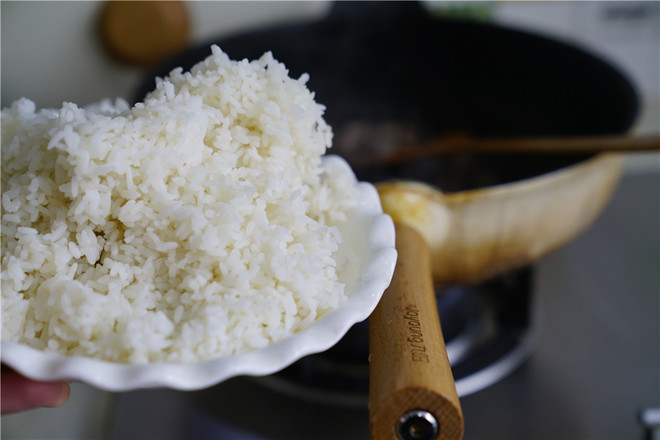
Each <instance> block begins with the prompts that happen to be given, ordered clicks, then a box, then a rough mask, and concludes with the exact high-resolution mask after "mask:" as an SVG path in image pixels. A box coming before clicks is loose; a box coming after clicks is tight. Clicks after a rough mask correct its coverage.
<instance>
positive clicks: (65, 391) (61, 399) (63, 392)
mask: <svg viewBox="0 0 660 440" xmlns="http://www.w3.org/2000/svg"><path fill="white" fill-rule="evenodd" d="M59 388H60V389H59V390H58V392H57V393H55V397H54V398H53V400H52V401H51V403H50V404H48V405H46V408H57V407H58V406H62V405H64V404H65V403H66V401H67V400H69V394H70V392H71V388H70V387H69V384H68V383H66V382H62V383H61V385H60V387H59Z"/></svg>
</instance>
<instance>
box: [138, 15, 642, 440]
mask: <svg viewBox="0 0 660 440" xmlns="http://www.w3.org/2000/svg"><path fill="white" fill-rule="evenodd" d="M210 44H218V45H219V46H220V47H221V48H222V49H223V50H224V51H225V52H226V53H228V55H229V56H230V57H231V58H234V59H241V58H248V59H254V58H258V57H259V56H261V55H262V54H263V53H264V52H266V51H272V52H273V54H274V56H275V58H276V59H278V60H280V61H282V62H283V63H285V65H286V66H287V67H288V68H289V69H290V75H291V76H292V77H298V76H299V75H301V74H302V73H309V74H310V80H309V83H308V86H309V88H310V89H311V90H313V91H314V92H315V93H316V100H317V101H318V102H320V103H322V104H324V105H326V106H327V112H326V115H325V117H326V120H327V121H328V122H329V123H330V125H332V126H333V129H334V133H335V140H334V146H333V150H332V151H331V152H332V153H335V154H339V155H341V156H343V157H344V158H346V159H347V160H348V162H349V163H352V162H355V165H357V162H356V161H354V160H353V159H355V158H360V159H363V158H364V157H365V155H368V154H370V153H373V154H384V153H390V152H396V151H398V150H401V149H403V148H407V147H408V146H410V145H415V144H417V143H422V142H424V141H426V140H428V139H431V138H433V137H437V136H440V135H444V134H451V133H456V132H459V133H467V134H468V135H470V136H475V137H491V138H497V137H507V138H512V137H528V138H529V137H546V138H547V137H553V136H593V135H599V136H601V135H610V134H617V135H619V134H625V133H627V132H628V131H629V130H630V128H631V127H632V125H633V123H634V121H635V119H636V116H637V110H638V101H637V96H636V93H635V90H634V88H633V87H632V85H631V84H630V82H629V81H628V80H627V78H625V76H624V75H623V74H622V73H621V72H619V71H617V70H616V69H614V68H613V67H612V66H610V65H608V64H607V63H605V62H603V61H602V60H600V59H598V58H596V57H594V56H592V55H591V54H589V53H587V52H585V51H583V50H580V49H577V48H574V47H570V46H567V45H564V44H561V43H558V42H555V41H552V40H550V39H547V38H543V37H540V36H535V35H531V34H529V33H525V32H521V31H517V30H512V29H507V28H503V27H499V26H495V25H488V24H483V23H477V22H470V21H461V20H455V19H452V20H450V19H442V18H439V17H433V16H431V15H430V14H429V13H428V12H427V11H426V10H425V9H424V8H423V7H422V6H421V5H420V4H418V3H417V2H364V3H362V2H338V3H336V4H334V5H333V7H332V9H331V10H330V13H329V14H328V16H327V17H325V18H324V19H322V20H319V21H316V22H311V23H304V24H296V25H290V26H281V27H277V28H271V29H265V30H260V31H255V32H249V33H245V34H242V35H237V36H233V37H227V38H222V39H216V40H213V41H209V42H208V43H206V44H202V45H200V46H199V47H197V48H192V49H190V50H187V51H185V52H183V53H182V54H180V55H178V56H175V57H174V58H172V59H170V60H168V61H167V62H165V63H163V64H161V65H159V66H157V67H156V68H154V69H153V70H151V71H150V72H149V73H148V74H147V76H146V78H147V79H146V80H145V82H144V83H143V84H142V85H141V86H140V88H139V89H138V90H137V92H136V95H135V98H136V100H141V99H142V98H143V97H144V95H145V94H146V92H148V91H149V90H151V89H152V88H153V85H154V80H153V78H154V77H155V76H164V75H166V74H167V73H168V72H169V71H170V70H171V69H173V68H175V67H179V66H181V67H183V68H184V69H188V68H190V67H191V66H192V65H193V64H195V63H196V62H198V61H200V60H202V59H204V58H205V57H206V56H207V55H208V53H209V51H210V49H209V46H210ZM620 167H621V158H620V156H617V155H612V154H599V155H592V154H583V155H575V154H571V155H562V154H543V153H537V154H533V155H530V154H522V153H516V154H494V153H487V154H469V153H461V152H457V153H452V154H448V155H444V156H442V157H437V158H425V159H422V160H407V161H403V162H398V163H391V164H388V165H384V166H380V167H357V166H356V167H355V171H356V174H357V175H358V178H360V179H362V180H369V181H373V182H383V181H394V182H392V183H390V184H382V185H380V190H381V198H382V200H383V203H384V205H385V206H386V207H388V206H389V207H388V208H387V209H388V211H389V212H390V213H392V214H393V217H395V219H396V216H397V215H398V214H397V212H396V209H392V208H391V206H392V205H395V206H397V207H403V208H402V211H401V215H406V216H407V215H409V213H410V212H411V210H412V211H415V210H417V211H415V212H421V211H423V210H424V209H426V208H427V207H428V206H435V207H436V208H437V209H436V210H435V211H436V212H435V214H433V215H430V214H429V215H426V216H425V215H421V216H419V218H418V219H417V220H418V222H417V224H415V225H414V226H415V229H417V230H418V232H421V235H422V236H423V238H424V239H425V241H426V242H427V243H428V244H429V248H430V251H431V256H432V258H431V262H432V273H433V277H434V279H435V280H436V281H440V282H443V283H474V282H477V281H479V280H484V279H489V278H492V277H494V276H495V275H498V274H501V273H504V272H507V271H511V270H513V269H516V268H519V267H523V266H525V265H528V264H530V263H532V262H533V261H536V260H537V259H539V258H541V257H542V256H543V255H546V254H547V253H548V252H551V251H552V250H554V249H556V248H557V247H559V246H561V245H562V244H564V243H566V242H568V241H569V240H571V239H572V238H574V237H575V236H576V235H577V234H578V233H579V232H580V231H582V230H584V229H585V228H586V227H588V226H589V224H590V223H591V222H592V221H593V220H594V219H595V218H596V216H597V215H598V213H599V212H600V211H601V210H602V208H603V206H604V205H605V203H607V201H608V199H609V197H610V195H611V193H612V191H613V190H614V188H615V186H616V183H617V179H618V177H619V172H620ZM411 181H414V182H411ZM438 189H439V190H441V191H442V194H439V193H438ZM420 207H421V208H420ZM397 209H398V208H397ZM436 215H439V217H437V216H436ZM438 219H440V220H438ZM365 331H366V329H364V328H360V327H356V328H355V332H354V333H364V332H365ZM352 332H353V330H352ZM347 337H349V338H350V337H351V332H349V334H348V335H347ZM360 337H363V336H360V335H358V336H357V339H360ZM459 411H460V409H459ZM441 432H442V430H441ZM441 435H442V434H441Z"/></svg>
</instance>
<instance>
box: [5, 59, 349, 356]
mask: <svg viewBox="0 0 660 440" xmlns="http://www.w3.org/2000/svg"><path fill="white" fill-rule="evenodd" d="M307 79H308V77H307V75H303V76H302V77H300V78H299V79H292V78H290V77H289V76H288V71H287V70H286V68H285V66H284V65H283V64H281V63H279V62H277V61H276V60H274V59H273V56H272V55H271V54H270V53H266V54H265V55H264V56H262V57H261V58H260V59H259V60H255V61H252V62H249V61H247V60H243V61H238V62H237V61H232V60H230V59H229V58H228V56H227V55H226V54H225V53H223V52H222V51H221V50H220V49H219V48H218V47H213V48H212V55H211V56H209V57H208V58H207V59H206V60H204V61H203V62H201V63H199V64H198V65H196V66H195V67H193V68H192V69H191V71H190V72H185V73H184V72H183V71H182V70H181V69H176V70H174V71H172V72H171V73H170V75H169V76H168V77H167V78H165V79H162V80H159V81H158V83H157V87H156V89H155V90H154V91H153V92H152V93H151V94H150V95H149V96H148V97H147V98H146V99H145V101H144V102H143V103H140V104H137V105H135V106H134V107H133V108H129V106H128V105H127V104H126V103H125V102H123V101H121V100H118V101H117V102H114V103H111V102H110V101H107V102H101V103H99V104H98V105H95V106H92V107H88V108H80V107H77V106H76V105H74V104H71V103H65V104H64V105H63V107H62V108H61V109H57V110H55V109H43V110H38V111H37V110H36V109H35V104H34V103H33V102H31V101H29V100H27V99H21V100H19V101H17V102H15V103H13V104H12V106H11V107H10V108H7V109H4V110H3V111H2V274H1V275H2V340H3V341H15V342H20V343H24V344H27V345H29V346H32V347H35V348H37V349H41V350H47V351H53V352H58V353H62V354H65V355H72V356H87V357H94V358H100V359H105V360H110V361H115V362H124V363H148V362H183V363H186V362H194V361H199V360H203V359H209V358H214V357H218V356H224V355H231V354H235V353H239V352H245V351H249V350H254V349H258V348H261V347H264V346H267V345H269V344H271V343H273V342H275V341H278V340H281V339H282V338H285V337H287V336H289V335H291V334H292V333H294V332H297V331H299V330H301V329H303V328H305V327H307V326H309V325H310V324H311V323H313V322H314V321H315V320H317V319H318V318H319V317H320V316H322V315H323V314H324V313H326V312H328V311H329V310H332V309H334V308H336V307H338V306H339V305H341V304H342V302H343V301H344V300H345V293H344V285H343V284H342V283H341V282H340V280H339V279H338V271H339V270H340V268H338V267H337V262H336V259H335V258H334V257H333V253H334V252H336V250H337V248H338V245H339V243H340V241H341V234H340V233H339V230H338V228H337V227H336V226H337V225H338V224H339V223H340V222H341V221H343V219H344V218H345V213H346V212H347V210H348V209H349V208H350V207H351V206H353V205H354V203H355V200H354V199H353V197H352V196H351V192H350V191H349V188H350V187H351V182H350V181H347V179H348V178H346V177H345V178H343V179H339V178H336V177H332V178H326V179H322V178H321V172H322V169H321V155H323V154H324V153H325V152H326V149H327V148H328V147H330V145H331V140H332V132H331V129H330V127H329V126H328V125H327V124H326V122H325V121H324V119H323V111H324V107H323V106H321V105H320V104H317V103H316V102H315V101H314V95H313V93H311V92H310V91H309V90H308V88H307V87H306V82H307Z"/></svg>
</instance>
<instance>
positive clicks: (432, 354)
mask: <svg viewBox="0 0 660 440" xmlns="http://www.w3.org/2000/svg"><path fill="white" fill-rule="evenodd" d="M396 248H397V251H398V253H399V255H398V259H397V264H396V268H395V270H394V277H393V279H392V283H391V284H390V287H389V288H388V289H387V290H386V291H385V293H384V294H383V298H382V299H381V301H380V302H379V304H378V306H377V307H376V309H375V310H374V312H373V313H372V315H371V317H370V318H369V350H370V356H369V378H370V383H369V416H370V426H371V434H372V437H373V439H374V440H390V439H393V440H396V439H400V438H401V437H400V436H399V434H398V433H397V430H398V427H399V420H400V418H401V417H402V416H404V415H405V414H407V413H408V412H409V411H412V410H423V411H427V412H428V413H430V414H432V415H433V417H434V418H435V420H436V421H437V422H438V425H439V432H438V435H437V437H435V438H437V439H442V440H447V439H460V438H462V436H463V414H462V411H461V407H460V403H459V400H458V395H457V393H456V386H455V384H454V378H453V376H452V372H451V368H450V365H449V359H448V357H447V351H446V349H445V344H444V339H443V336H442V330H441V328H440V319H439V317H438V309H437V304H436V300H435V292H434V288H433V280H432V275H431V254H430V251H429V248H428V245H427V244H426V242H425V241H424V238H423V237H422V236H421V235H420V234H419V233H418V232H417V231H416V230H415V229H413V228H412V227H410V226H406V225H402V224H396ZM422 428H423V427H420V426H416V425H414V424H413V425H412V426H410V429H412V430H415V429H418V430H419V429H422ZM415 434H419V432H411V435H410V436H409V438H421V437H416V436H415ZM404 437H405V436H404Z"/></svg>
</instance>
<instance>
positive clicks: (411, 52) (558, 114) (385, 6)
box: [135, 2, 638, 191]
mask: <svg viewBox="0 0 660 440" xmlns="http://www.w3.org/2000/svg"><path fill="white" fill-rule="evenodd" d="M211 44H218V45H219V46H220V47H221V48H222V49H223V50H224V51H225V52H227V53H228V54H229V56H230V57H231V58H233V59H242V58H248V59H254V58H258V57H260V56H261V55H262V54H263V53H264V52H266V51H271V52H272V53H273V55H274V56H275V58H276V59H278V60H279V61H281V62H283V63H284V64H285V65H286V66H287V67H288V68H289V71H290V75H291V76H292V77H298V76H300V75H301V74H303V73H309V74H310V80H309V83H308V86H309V88H310V89H311V90H312V91H314V92H315V93H316V100H317V101H318V102H320V103H322V104H324V105H325V106H326V107H327V111H326V115H325V117H326V120H327V121H328V122H329V123H330V124H331V125H332V126H333V129H334V133H335V142H334V146H333V148H332V149H331V150H330V152H331V153H335V154H339V155H341V156H344V157H345V158H346V159H347V160H348V161H349V162H351V158H355V157H357V155H361V156H362V155H364V154H365V153H366V154H371V153H373V154H377V153H378V152H379V151H383V150H388V151H391V150H392V149H397V148H405V147H406V146H410V145H414V144H415V143H416V142H420V141H422V140H424V139H427V138H429V137H430V136H433V135H439V134H444V133H448V132H456V131H459V132H464V133H468V134H471V135H475V136H554V135H595V134H599V135H600V134H620V133H625V132H626V131H627V130H628V129H629V128H630V127H631V126H632V124H633V122H634V121H635V118H636V116H637V111H638V101H637V96H636V93H635V90H634V88H633V87H632V85H631V84H630V83H629V81H628V80H627V79H626V78H625V77H624V76H623V75H622V74H621V73H620V72H618V71H617V70H616V69H614V68H613V67H611V66H610V65H608V64H606V63H605V62H603V61H601V60H600V59H598V58H596V57H593V56H591V55H590V54H588V53H586V52H584V51H582V50H579V49H576V48H573V47H569V46H567V45H564V44H561V43H558V42H555V41H552V40H549V39H546V38H542V37H539V36H534V35H531V34H528V33H524V32H520V31H515V30H511V29H506V28H502V27H499V26H495V25H488V24H481V23H477V22H469V21H457V20H449V19H440V18H436V17H432V16H430V15H429V14H428V12H427V11H426V10H425V9H423V8H422V7H421V6H420V5H419V4H418V3H416V2H364V3H362V2H337V3H336V4H334V5H333V8H332V10H331V11H330V14H329V15H328V17H326V18H324V19H322V20H320V21H316V22H311V23H306V24H299V25H293V26H286V27H278V28H272V29H265V30H259V31H256V32H248V33H244V34H241V35H236V36H234V37H229V38H224V39H218V40H214V41H209V42H208V43H207V44H202V45H200V46H199V47H196V48H192V49H190V50H188V51H185V52H183V53H181V54H180V55H178V56H176V57H174V58H172V59H170V60H168V61H167V62H165V63H163V64H162V65H160V66H157V67H156V68H154V69H153V70H152V71H150V72H149V73H148V74H147V75H146V78H145V81H144V83H143V84H142V85H141V86H140V87H139V89H138V90H137V91H136V94H135V100H136V101H138V100H141V99H142V98H143V97H144V96H145V94H146V93H147V92H148V91H150V90H151V89H153V87H154V84H155V82H154V78H155V77H156V76H161V77H162V76H165V75H166V74H167V73H168V72H169V71H170V70H172V69H173V68H175V67H179V66H181V67H183V68H184V69H189V68H190V67H191V66H192V65H194V64H195V63H197V62H198V61H201V60H202V59H204V58H205V57H206V56H208V55H209V54H210V45H211ZM585 158H586V156H581V157H576V156H554V155H520V154H519V155H467V154H462V155H453V156H444V157H442V158H438V159H434V160H425V161H421V162H418V163H408V164H402V165H397V166H392V167H388V168H382V169H377V170H361V169H357V170H356V172H357V174H358V177H360V178H361V179H364V180H371V181H379V180H383V179H388V178H412V179H416V180H423V181H427V182H429V183H433V184H435V185H437V186H439V187H440V188H441V189H442V190H445V191H458V190H464V189H471V188H478V187H484V186H490V185H494V184H498V183H505V182H511V181H515V180H520V179H526V178H530V177H533V176H536V175H539V174H543V173H546V172H549V171H552V170H555V169H559V168H562V167H565V166H569V165H571V164H574V163H576V162H579V161H581V160H584V159H585Z"/></svg>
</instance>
